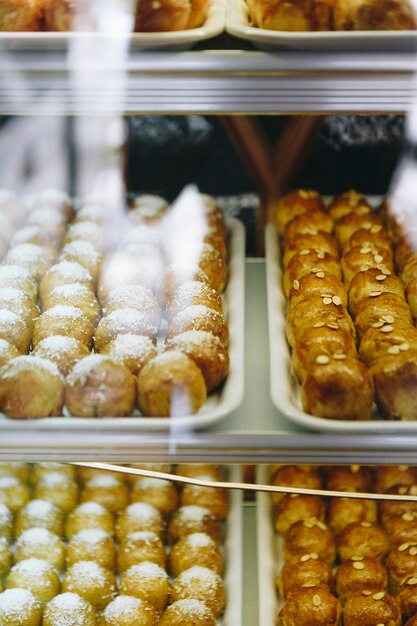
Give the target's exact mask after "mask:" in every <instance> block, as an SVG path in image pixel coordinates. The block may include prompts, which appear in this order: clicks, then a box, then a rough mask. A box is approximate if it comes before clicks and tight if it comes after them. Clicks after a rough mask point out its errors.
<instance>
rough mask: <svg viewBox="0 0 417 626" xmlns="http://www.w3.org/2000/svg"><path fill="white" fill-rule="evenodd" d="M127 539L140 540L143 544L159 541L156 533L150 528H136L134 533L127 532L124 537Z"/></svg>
mask: <svg viewBox="0 0 417 626" xmlns="http://www.w3.org/2000/svg"><path fill="white" fill-rule="evenodd" d="M126 540H127V541H141V542H142V543H144V544H145V545H149V546H150V545H152V544H153V543H155V542H158V543H159V541H160V539H159V537H158V535H157V534H156V533H154V532H152V531H151V530H137V531H136V532H134V533H129V535H127V537H126Z"/></svg>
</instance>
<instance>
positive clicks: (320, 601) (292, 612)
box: [276, 587, 342, 626]
mask: <svg viewBox="0 0 417 626" xmlns="http://www.w3.org/2000/svg"><path fill="white" fill-rule="evenodd" d="M341 613H342V609H341V606H340V604H339V601H338V600H337V598H335V597H334V596H333V595H332V594H331V593H330V591H328V590H327V589H322V588H321V587H305V588H301V589H296V590H295V591H293V593H292V594H291V595H290V597H289V598H288V600H287V601H286V603H285V604H284V606H283V607H282V609H281V611H280V612H279V614H278V616H277V622H276V623H277V626H300V625H301V624H302V625H303V626H315V625H316V624H326V626H339V624H340V623H341V622H340V618H341Z"/></svg>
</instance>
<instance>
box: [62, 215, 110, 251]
mask: <svg viewBox="0 0 417 626" xmlns="http://www.w3.org/2000/svg"><path fill="white" fill-rule="evenodd" d="M80 239H81V240H82V241H89V242H90V243H92V244H93V245H94V247H95V248H96V249H97V250H100V251H103V249H104V232H103V228H101V226H99V224H96V223H95V222H88V221H84V222H78V223H74V224H70V225H69V226H68V228H67V231H66V233H65V238H64V243H70V242H71V241H78V240H80Z"/></svg>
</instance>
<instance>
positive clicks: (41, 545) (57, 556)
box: [13, 528, 65, 572]
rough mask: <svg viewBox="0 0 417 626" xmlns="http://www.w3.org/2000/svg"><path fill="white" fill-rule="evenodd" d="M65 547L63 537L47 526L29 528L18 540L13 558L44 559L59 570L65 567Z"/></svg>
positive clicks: (20, 559)
mask: <svg viewBox="0 0 417 626" xmlns="http://www.w3.org/2000/svg"><path fill="white" fill-rule="evenodd" d="M64 554H65V547H64V544H63V542H62V541H61V539H60V538H59V537H58V536H57V535H55V534H54V533H51V531H50V530H48V529H47V528H29V529H28V530H25V531H24V532H23V533H22V534H21V535H20V536H19V537H18V539H17V540H16V543H15V547H14V553H13V560H14V562H15V563H18V562H19V561H24V560H25V559H32V558H33V559H44V560H46V561H48V562H49V563H51V565H53V566H54V567H55V568H56V569H57V570H58V571H59V572H60V571H61V570H62V568H63V567H64Z"/></svg>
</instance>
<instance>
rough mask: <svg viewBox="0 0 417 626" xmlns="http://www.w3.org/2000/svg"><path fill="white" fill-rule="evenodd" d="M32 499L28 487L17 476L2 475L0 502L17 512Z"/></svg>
mask: <svg viewBox="0 0 417 626" xmlns="http://www.w3.org/2000/svg"><path fill="white" fill-rule="evenodd" d="M29 500H30V492H29V489H28V487H27V486H26V485H25V484H23V483H22V482H20V480H18V479H17V478H16V477H15V476H2V477H0V502H3V504H5V505H6V506H7V507H8V508H9V509H10V511H11V512H12V513H17V511H19V510H20V509H21V508H22V507H23V506H25V504H26V503H27V502H28V501H29Z"/></svg>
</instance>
